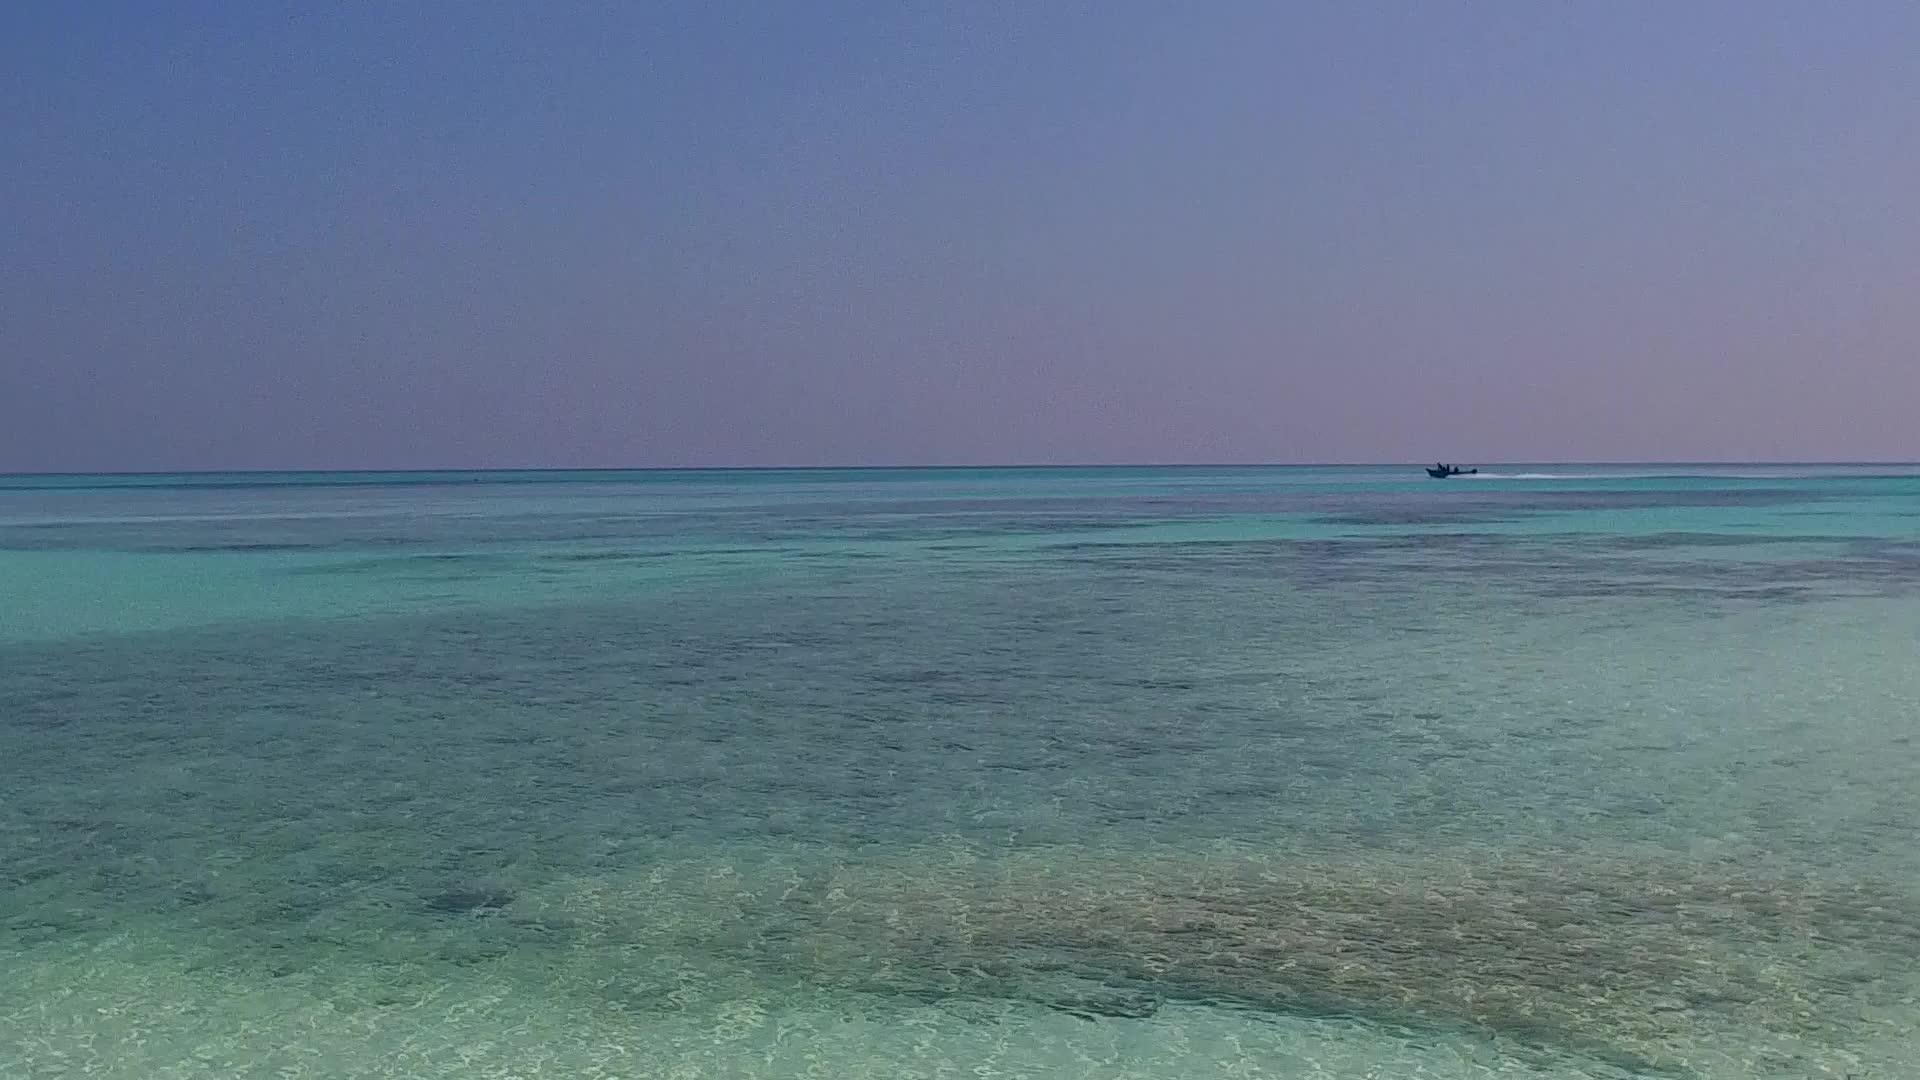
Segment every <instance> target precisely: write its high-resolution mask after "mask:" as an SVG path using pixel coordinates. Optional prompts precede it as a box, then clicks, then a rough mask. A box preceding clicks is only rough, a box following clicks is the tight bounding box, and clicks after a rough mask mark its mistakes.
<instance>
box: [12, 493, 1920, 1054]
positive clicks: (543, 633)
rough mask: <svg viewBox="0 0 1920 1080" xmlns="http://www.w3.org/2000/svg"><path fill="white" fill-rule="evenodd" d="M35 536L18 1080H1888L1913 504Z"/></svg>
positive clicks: (275, 509)
mask: <svg viewBox="0 0 1920 1080" xmlns="http://www.w3.org/2000/svg"><path fill="white" fill-rule="evenodd" d="M1500 473H1501V474H1503V475H1500V476H1491V475H1485V474H1483V475H1482V476H1480V477H1475V478H1460V479H1456V480H1449V481H1446V482H1444V483H1442V482H1434V481H1429V480H1426V479H1425V478H1424V477H1422V476H1420V475H1419V474H1417V473H1412V474H1411V475H1409V473H1408V471H1406V470H1369V469H1214V470H1199V469H1182V470H1118V469H1115V470H1002V471H994V470H937V471H897V472H895V471H887V472H858V471H853V472H798V473H754V472H747V473H658V474H621V473H581V474H571V473H530V474H380V475H356V476H339V475H328V474H307V475H299V476H292V475H275V476H264V475H245V474H241V475H235V476H225V477H218V476H216V477H82V478H0V599H4V604H3V605H0V781H3V782H4V786H0V791H3V792H4V793H5V794H4V801H0V889H3V890H4V891H0V1075H4V1076H27V1077H41V1076H46V1077H55V1076H81V1075H93V1076H108V1077H129V1078H131V1077H142V1078H145V1077H201V1076H223V1077H226V1076H232V1077H256V1076H257V1077H283V1076H303V1077H349V1076H351V1077H377V1076H396V1077H398V1076H406V1077H495V1076H500V1077H505V1076H517V1077H593V1076H607V1077H615V1076H620V1077H626V1076H633V1077H653V1076H660V1077H667V1076H688V1077H692V1076H698V1077H708V1076H742V1077H746V1076H756V1077H789V1076H833V1077H843V1076H875V1077H900V1076H930V1077H931V1076H956V1077H959V1076H966V1077H974V1076H1009V1077H1013V1076H1031V1077H1066V1076H1073V1077H1082V1076H1084V1077H1115V1078H1118V1077H1123V1076H1127V1077H1211V1076H1222V1077H1225V1076H1276V1077H1315V1076H1326V1077H1382V1078H1385V1077H1432V1078H1456V1077H1458V1078H1464V1077H1480V1076H1502V1077H1614V1078H1619V1077H1636V1076H1660V1077H1670V1076H1677V1077H1701V1078H1720V1077H1728V1078H1731V1077H1755V1076H1761V1077H1796V1078H1798V1077H1809V1076H1836V1077H1844V1076H1849V1075H1851V1076H1855V1077H1894V1076H1902V1075H1906V1074H1907V1070H1908V1063H1909V1062H1911V1061H1913V1060H1920V850H1916V847H1915V845H1914V844H1913V839H1912V838H1913V831H1912V823H1913V822H1914V821H1915V820H1916V816H1917V812H1920V786H1916V785H1915V784H1914V782H1913V780H1912V777H1913V776H1915V775H1916V766H1920V744H1916V742H1915V736H1916V733H1917V732H1920V723H1917V722H1916V721H1920V665H1916V664H1915V663H1914V660H1915V655H1914V654H1915V645H1916V642H1920V594H1917V593H1916V590H1915V586H1916V584H1920V541H1916V529H1915V525H1916V521H1920V476H1916V475H1915V474H1913V473H1909V472H1905V471H1902V470H1897V469H1878V470H1871V469H1840V468H1826V469H1815V468H1806V469H1797V468H1773V469H1751V470H1739V469H1701V468H1679V467H1675V468H1659V467H1652V468H1638V469H1601V470H1595V469H1581V470H1571V469H1554V468H1550V467H1537V466H1534V467H1515V468H1512V469H1504V470H1500Z"/></svg>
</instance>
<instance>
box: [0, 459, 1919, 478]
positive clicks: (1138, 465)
mask: <svg viewBox="0 0 1920 1080" xmlns="http://www.w3.org/2000/svg"><path fill="white" fill-rule="evenodd" d="M1425 464H1426V463H1425V462H1422V461H1243V462H1231V461H1190V462H1154V461H1135V462H1014V463H1005V464H969V463H941V464H889V465H577V466H576V465H479V466H475V465H451V466H400V467H381V468H316V467H303V468H289V467H277V466H242V467H238V468H219V469H104V470H92V469H42V470H26V471H18V472H16V471H11V470H0V477H25V478H32V477H56V478H57V477H85V476H126V477H154V476H289V475H311V474H331V475H344V476H398V475H405V474H417V473H440V474H465V475H483V474H488V473H689V472H706V473H747V472H963V471H985V470H1003V471H1017V470H1026V471H1037V470H1042V469H1064V470H1084V471H1097V470H1103V469H1107V470H1114V469H1383V468H1420V467H1423V466H1424V465H1425ZM1472 464H1473V466H1474V467H1486V468H1504V467H1513V466H1551V467H1556V468H1558V467H1568V466H1572V467H1579V468H1613V469H1619V468H1655V467H1666V468H1779V467H1793V468H1837V467H1859V466H1913V467H1916V468H1920V459H1911V460H1909V459H1897V458H1884V459H1860V460H1830V461H1828V460H1805V461H1793V460H1762V459H1749V460H1734V459H1727V460H1719V461H1706V460H1701V461H1677V460H1676V461H1651V460H1649V461H1624V460H1623V461H1603V460H1565V461H1545V460H1540V461H1533V460H1521V459H1515V460H1510V461H1477V462H1474V463H1472Z"/></svg>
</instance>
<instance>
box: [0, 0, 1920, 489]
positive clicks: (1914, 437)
mask: <svg viewBox="0 0 1920 1080" xmlns="http://www.w3.org/2000/svg"><path fill="white" fill-rule="evenodd" d="M321 6H322V7H331V8H336V9H338V10H336V11H334V12H333V13H329V14H321V15H308V16H294V15H288V14H285V13H284V12H283V11H281V10H279V8H280V6H279V5H273V4H255V3H238V2H235V3H225V4H193V3H179V4H147V3H142V4H130V3H129V4H115V3H105V2H98V3H56V2H52V0H45V2H35V0H21V2H19V3H13V4H8V5H5V6H4V8H0V110H3V111H0V469H15V470H42V469H50V470H66V469H73V470H90V469H171V468H219V467H401V466H442V465H444V466H487V465H679V464H718V465H736V464H761V463H764V464H835V463H921V462H1038V461H1061V462H1094V461H1355V460H1431V459H1434V458H1436V457H1444V458H1447V459H1449V460H1453V459H1460V460H1467V461H1492V460H1512V459H1524V460H1576V459H1605V460H1651V459H1688V460H1705V459H1716V460H1717V459H1749V458H1762V459H1824V460H1832V459H1872V458H1878V459H1888V458H1895V459H1912V458H1915V457H1920V4H1913V3H1907V2H1899V3H1891V2H1887V3H1882V2H1867V0H1850V2H1847V3H1840V4H1816V3H1806V2H1803V0H1796V2H1790V3H1756V2H1751V0H1744V2H1737V3H1705V2H1686V0H1683V2H1672V3H1669V2H1652V0H1648V2H1633V0H1626V2H1616V0H1607V2H1594V3H1527V2H1506V0H1487V2H1484V3H1476V4H1450V3H1438V2H1420V3H1409V2H1404V0H1401V2H1394V3H1385V4H1365V3H1352V2H1345V0H1340V2H1334V0H1328V2H1324V3H1321V2H1315V3H1281V2H1277V0H1261V2H1252V3H1231V2H1225V0H1200V2H1191V3H1173V2H1167V3H1135V2H1126V0H1101V2H1098V3H1089V4H1084V5H1070V4H1066V3H1021V4H987V3H951V2H942V3H924V4H921V3H915V4H904V5H895V4H861V5H853V4H829V3H797V2H796V3H779V4H748V3H744V2H743V3H730V2H723V3H715V2H711V0H706V2H700V3H686V4H667V3H626V2H608V3H603V4H566V3H526V4H503V3H488V2H463V3H444V4H440V3H425V2H407V3H400V4H373V3H366V4H343V5H321Z"/></svg>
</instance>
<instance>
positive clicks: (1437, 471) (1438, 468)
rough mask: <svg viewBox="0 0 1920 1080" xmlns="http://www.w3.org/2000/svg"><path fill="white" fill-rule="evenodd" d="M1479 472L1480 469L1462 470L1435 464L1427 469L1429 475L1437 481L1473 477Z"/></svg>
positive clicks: (1457, 467) (1454, 466) (1456, 466)
mask: <svg viewBox="0 0 1920 1080" xmlns="http://www.w3.org/2000/svg"><path fill="white" fill-rule="evenodd" d="M1479 471H1480V470H1479V469H1462V468H1461V467H1460V466H1458V465H1440V464H1435V465H1431V466H1429V467H1428V468H1427V475H1428V476H1431V477H1433V478H1434V479H1435V480H1445V479H1446V478H1447V477H1449V476H1472V475H1473V474H1475V473H1477V472H1479Z"/></svg>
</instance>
